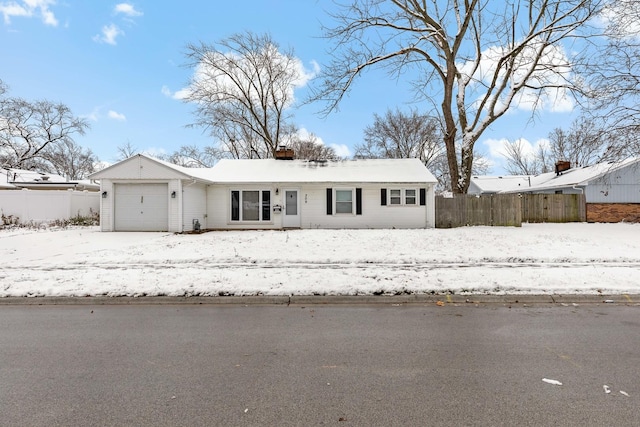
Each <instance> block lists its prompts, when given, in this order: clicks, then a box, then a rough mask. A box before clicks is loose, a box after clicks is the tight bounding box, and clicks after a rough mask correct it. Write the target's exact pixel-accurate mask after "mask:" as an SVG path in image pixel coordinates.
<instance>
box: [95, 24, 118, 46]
mask: <svg viewBox="0 0 640 427" xmlns="http://www.w3.org/2000/svg"><path fill="white" fill-rule="evenodd" d="M123 35H124V31H122V30H121V29H120V27H118V26H117V25H116V24H109V25H105V26H104V27H102V33H101V34H96V35H95V36H94V37H93V41H95V42H99V43H107V44H110V45H116V44H117V42H116V38H117V37H118V36H123Z"/></svg>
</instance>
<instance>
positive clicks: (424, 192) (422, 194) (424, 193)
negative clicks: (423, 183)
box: [420, 188, 427, 206]
mask: <svg viewBox="0 0 640 427" xmlns="http://www.w3.org/2000/svg"><path fill="white" fill-rule="evenodd" d="M426 204H427V189H426V188H421V189H420V206H425V205H426Z"/></svg>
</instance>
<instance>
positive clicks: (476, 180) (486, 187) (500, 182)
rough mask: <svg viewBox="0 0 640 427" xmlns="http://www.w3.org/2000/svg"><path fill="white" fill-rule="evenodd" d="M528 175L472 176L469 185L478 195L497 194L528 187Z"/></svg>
mask: <svg viewBox="0 0 640 427" xmlns="http://www.w3.org/2000/svg"><path fill="white" fill-rule="evenodd" d="M530 179H531V176H530V175H504V176H474V177H472V178H471V184H472V185H473V186H474V187H475V188H477V189H478V191H479V192H480V193H484V194H487V193H499V192H501V191H505V190H509V189H512V188H514V187H520V186H527V187H528V186H529V185H530Z"/></svg>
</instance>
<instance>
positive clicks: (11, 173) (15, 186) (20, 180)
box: [0, 169, 100, 191]
mask: <svg viewBox="0 0 640 427" xmlns="http://www.w3.org/2000/svg"><path fill="white" fill-rule="evenodd" d="M25 188H26V189H29V190H77V191H85V190H87V191H98V190H100V185H98V184H95V183H93V182H91V181H89V180H87V179H85V180H68V179H67V178H65V177H63V176H60V175H56V174H53V173H42V172H34V171H29V170H24V169H0V189H2V190H21V189H25Z"/></svg>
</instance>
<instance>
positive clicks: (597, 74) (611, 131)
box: [581, 0, 640, 158]
mask: <svg viewBox="0 0 640 427" xmlns="http://www.w3.org/2000/svg"><path fill="white" fill-rule="evenodd" d="M600 18H601V19H600V21H601V22H602V23H604V24H605V35H606V38H605V39H604V42H603V43H600V44H598V45H597V46H596V49H595V51H594V52H591V55H590V56H588V57H586V58H585V61H584V62H583V63H582V64H581V65H582V67H583V73H582V74H583V75H584V76H586V80H585V87H586V90H585V91H586V92H587V94H588V95H589V103H588V104H585V109H586V111H587V113H588V114H590V115H591V117H592V118H593V119H595V120H599V121H601V128H602V130H603V133H604V134H605V135H606V139H607V142H608V147H607V151H608V152H609V153H610V154H611V155H613V156H615V157H618V158H625V157H629V156H638V155H640V151H639V150H638V145H637V144H633V141H637V140H638V133H639V132H640V26H638V22H640V2H639V1H637V0H619V1H616V2H609V3H608V4H607V5H606V7H605V8H604V9H603V11H602V13H601V16H600ZM629 143H631V145H629Z"/></svg>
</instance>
